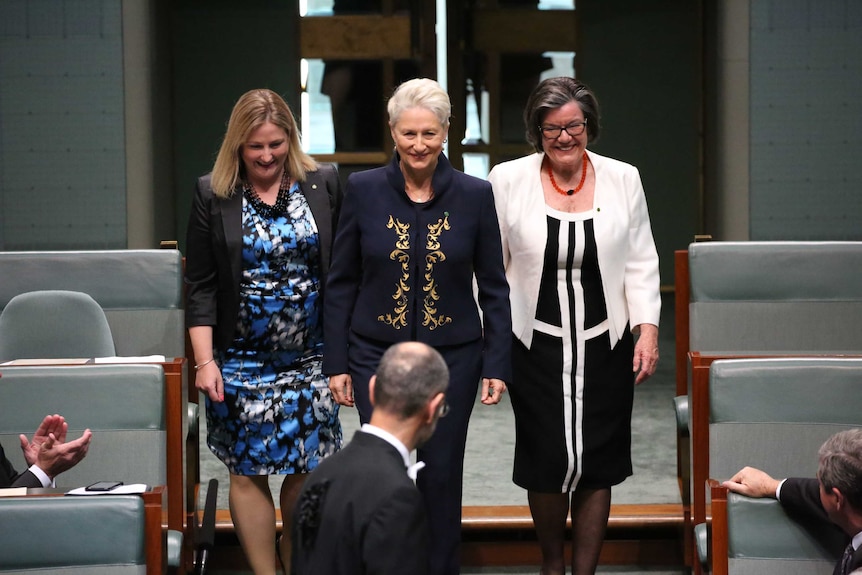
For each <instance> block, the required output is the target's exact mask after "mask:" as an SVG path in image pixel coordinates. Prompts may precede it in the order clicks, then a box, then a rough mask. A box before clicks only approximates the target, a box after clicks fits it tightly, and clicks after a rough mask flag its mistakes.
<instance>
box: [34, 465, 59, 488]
mask: <svg viewBox="0 0 862 575" xmlns="http://www.w3.org/2000/svg"><path fill="white" fill-rule="evenodd" d="M30 473H32V474H33V475H35V476H36V477H37V478H38V479H39V481H41V482H42V487H56V485H55V484H54V480H53V479H51V478H50V477H48V474H47V473H45V472H44V471H42V470H41V469H39V467H38V466H36V465H31V466H30Z"/></svg>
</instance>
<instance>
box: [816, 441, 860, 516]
mask: <svg viewBox="0 0 862 575" xmlns="http://www.w3.org/2000/svg"><path fill="white" fill-rule="evenodd" d="M818 455H819V457H820V468H819V470H818V471H817V477H818V479H820V483H821V484H822V485H823V489H824V490H825V491H831V490H832V488H833V487H835V488H837V489H838V491H840V492H841V493H842V494H843V495H844V497H845V498H846V499H847V502H848V503H850V506H851V507H853V509H855V510H856V511H858V512H862V429H848V430H846V431H840V432H838V433H836V434H835V435H833V436H832V437H830V438H829V439H827V440H826V442H825V443H824V444H823V445H822V446H821V447H820V451H819V453H818Z"/></svg>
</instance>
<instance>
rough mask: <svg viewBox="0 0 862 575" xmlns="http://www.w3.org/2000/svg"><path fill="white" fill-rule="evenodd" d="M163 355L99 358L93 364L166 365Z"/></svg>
mask: <svg viewBox="0 0 862 575" xmlns="http://www.w3.org/2000/svg"><path fill="white" fill-rule="evenodd" d="M164 362H165V356H163V355H118V356H114V357H97V358H96V359H94V360H93V363H164Z"/></svg>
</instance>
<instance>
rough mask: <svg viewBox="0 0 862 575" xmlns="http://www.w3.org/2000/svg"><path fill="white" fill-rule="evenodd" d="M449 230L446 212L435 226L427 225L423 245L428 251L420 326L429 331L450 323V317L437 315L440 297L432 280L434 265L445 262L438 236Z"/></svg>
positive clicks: (435, 281) (435, 282)
mask: <svg viewBox="0 0 862 575" xmlns="http://www.w3.org/2000/svg"><path fill="white" fill-rule="evenodd" d="M449 229H450V227H449V213H448V212H447V213H446V214H445V217H444V218H443V219H438V220H437V223H436V224H428V241H427V242H426V244H425V248H426V249H427V250H428V254H427V255H426V256H425V282H426V283H425V285H424V286H422V291H424V292H425V298H424V299H423V304H424V309H423V310H422V318H423V319H422V325H423V326H424V327H427V328H428V329H429V330H431V331H434V330H435V329H437V328H438V327H440V326H442V325H445V324H447V323H452V318H451V317H449V316H446V315H443V314H439V315H438V314H437V307H436V306H437V300H439V299H440V295H439V294H438V293H437V280H435V279H434V265H435V264H438V263H440V262H444V261H446V254H445V253H443V251H442V250H441V249H440V235H441V234H442V233H443V232H444V231H446V230H449Z"/></svg>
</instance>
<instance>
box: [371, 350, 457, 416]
mask: <svg viewBox="0 0 862 575" xmlns="http://www.w3.org/2000/svg"><path fill="white" fill-rule="evenodd" d="M447 387H449V368H448V367H446V362H445V361H444V360H443V357H442V356H441V355H440V354H439V353H438V352H437V350H435V349H434V348H432V347H430V346H428V345H425V344H424V343H419V342H415V341H411V342H403V343H397V344H395V345H393V346H392V347H390V348H389V349H388V350H386V353H384V354H383V357H382V358H381V359H380V365H379V366H378V367H377V373H376V381H375V384H374V397H373V400H374V409H375V410H378V409H382V410H384V411H386V412H388V413H390V414H392V415H395V416H397V417H398V418H399V419H407V418H409V417H412V416H414V415H416V414H417V413H419V412H420V411H422V409H423V408H424V407H425V405H427V404H428V402H429V401H430V400H431V399H432V398H433V397H434V396H436V395H437V394H439V393H443V392H445V391H446V388H447Z"/></svg>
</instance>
